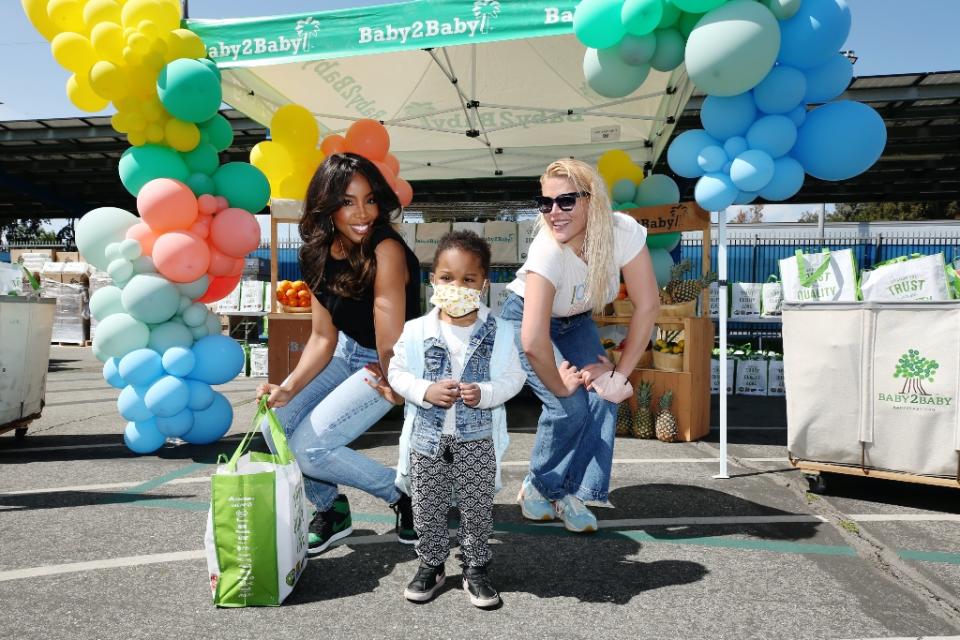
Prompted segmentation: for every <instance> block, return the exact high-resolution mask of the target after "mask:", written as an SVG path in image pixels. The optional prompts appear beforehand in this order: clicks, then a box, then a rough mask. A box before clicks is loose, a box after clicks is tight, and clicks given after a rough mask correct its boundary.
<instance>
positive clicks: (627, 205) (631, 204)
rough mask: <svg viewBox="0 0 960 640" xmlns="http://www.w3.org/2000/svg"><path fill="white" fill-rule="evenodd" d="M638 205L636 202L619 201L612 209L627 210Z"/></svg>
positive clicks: (636, 207)
mask: <svg viewBox="0 0 960 640" xmlns="http://www.w3.org/2000/svg"><path fill="white" fill-rule="evenodd" d="M638 208H640V205H638V204H637V203H636V202H621V203H620V204H618V205H617V206H616V207H614V208H613V210H614V211H627V210H629V209H638Z"/></svg>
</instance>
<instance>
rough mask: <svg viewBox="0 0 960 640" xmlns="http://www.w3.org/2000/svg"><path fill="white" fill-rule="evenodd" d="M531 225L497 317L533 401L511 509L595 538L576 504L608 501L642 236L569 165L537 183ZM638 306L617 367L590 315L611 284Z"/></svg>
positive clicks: (632, 347)
mask: <svg viewBox="0 0 960 640" xmlns="http://www.w3.org/2000/svg"><path fill="white" fill-rule="evenodd" d="M540 186H541V192H542V194H543V195H541V196H539V197H537V198H536V202H537V207H538V209H539V210H540V213H541V216H540V220H539V223H540V225H539V226H540V229H539V231H538V232H537V236H536V238H535V239H534V241H533V243H532V244H531V245H530V250H529V253H528V257H527V261H526V262H525V263H524V264H523V266H522V267H521V268H520V270H519V271H518V272H517V277H516V279H515V280H514V281H513V282H511V283H510V285H508V287H507V289H508V290H509V292H510V293H509V294H508V297H507V300H506V301H505V302H504V306H503V309H502V311H501V316H502V317H503V318H504V319H506V320H510V321H512V322H514V323H515V325H516V326H517V331H516V335H517V340H518V345H517V346H518V350H519V352H520V360H521V363H522V364H523V367H524V369H525V370H526V372H527V383H528V384H529V385H530V387H531V388H532V389H533V391H534V393H536V395H537V397H538V398H539V399H540V401H541V402H542V403H543V410H542V412H541V414H540V421H539V424H538V427H537V436H536V441H535V442H534V446H533V451H532V453H531V455H530V472H529V474H528V475H527V477H526V479H524V481H523V487H522V489H521V491H520V496H519V502H520V508H521V512H522V513H523V516H524V517H525V518H528V519H530V520H553V519H554V518H555V517H559V518H560V519H561V520H562V521H563V524H564V527H565V528H566V529H567V530H569V531H573V532H577V533H585V532H591V531H596V529H597V520H596V517H595V516H594V515H593V513H591V512H590V510H589V509H588V508H587V507H586V504H594V505H608V504H609V503H608V502H607V494H608V491H609V488H610V470H611V466H612V463H613V443H614V432H615V422H616V411H617V404H618V403H620V402H623V401H624V400H626V399H627V398H629V397H630V396H631V395H632V393H633V389H632V386H631V385H630V382H629V381H628V380H627V375H628V374H629V373H630V372H631V371H633V368H634V367H635V366H636V364H637V362H639V360H640V356H641V355H642V353H643V351H644V349H645V348H646V345H647V341H648V340H649V337H650V334H651V332H652V331H653V324H654V321H655V319H656V315H657V311H658V308H659V296H658V293H657V283H656V278H655V277H654V273H653V265H652V264H651V262H650V254H649V252H648V250H647V248H646V238H647V232H646V229H645V228H644V227H643V226H641V225H640V224H639V223H638V222H636V221H635V220H634V219H633V218H631V217H630V216H627V215H625V214H622V213H617V212H612V211H611V210H610V200H609V198H608V197H607V190H606V186H605V185H604V184H603V181H602V180H601V178H600V176H598V175H597V173H596V171H594V170H593V168H592V167H591V166H590V165H588V164H586V163H583V162H580V161H578V160H568V159H564V160H557V161H556V162H554V163H553V164H551V165H550V166H549V167H547V170H546V172H545V173H544V174H543V176H541V178H540ZM621 275H622V277H623V281H624V282H625V283H626V287H627V292H628V294H629V296H630V299H631V300H632V301H633V303H634V306H635V308H636V310H635V312H634V315H633V318H632V320H631V321H630V325H629V329H628V334H627V340H626V348H625V349H624V350H623V356H622V357H621V359H620V362H619V363H618V364H617V366H616V367H614V366H613V364H612V363H611V362H610V361H609V360H607V359H606V358H605V357H604V356H603V354H604V350H603V347H602V346H601V344H600V336H599V334H598V332H597V327H596V325H595V324H594V323H593V320H592V318H591V314H592V313H593V312H595V311H596V312H599V311H600V310H601V309H602V308H603V306H604V305H605V304H607V303H609V302H611V301H612V300H613V299H614V297H615V296H616V293H617V291H618V289H619V281H620V277H621Z"/></svg>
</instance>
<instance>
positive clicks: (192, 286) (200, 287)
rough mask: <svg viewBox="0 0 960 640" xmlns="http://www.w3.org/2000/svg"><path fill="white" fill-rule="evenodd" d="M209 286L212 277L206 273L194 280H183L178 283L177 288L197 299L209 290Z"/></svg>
mask: <svg viewBox="0 0 960 640" xmlns="http://www.w3.org/2000/svg"><path fill="white" fill-rule="evenodd" d="M209 286H210V278H209V277H208V276H207V275H206V274H204V275H202V276H200V277H199V278H198V279H196V280H194V281H193V282H181V283H179V284H177V289H179V290H180V293H181V294H182V295H185V296H187V297H188V298H190V299H191V300H196V299H197V298H199V297H200V296H202V295H203V294H205V293H206V292H207V287H209Z"/></svg>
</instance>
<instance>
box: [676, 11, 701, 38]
mask: <svg viewBox="0 0 960 640" xmlns="http://www.w3.org/2000/svg"><path fill="white" fill-rule="evenodd" d="M703 16H704V14H702V13H684V14H683V15H682V16H680V20H678V21H677V29H679V30H680V35H682V36H683V37H684V38H689V37H690V34H691V33H692V32H693V29H694V27H696V26H697V23H698V22H699V21H700V18H702V17H703Z"/></svg>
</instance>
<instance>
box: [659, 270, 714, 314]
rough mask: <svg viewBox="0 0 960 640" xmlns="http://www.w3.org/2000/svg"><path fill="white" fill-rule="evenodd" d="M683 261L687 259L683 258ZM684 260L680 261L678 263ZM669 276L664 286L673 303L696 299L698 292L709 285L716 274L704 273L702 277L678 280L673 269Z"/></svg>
mask: <svg viewBox="0 0 960 640" xmlns="http://www.w3.org/2000/svg"><path fill="white" fill-rule="evenodd" d="M684 262H688V261H687V260H684ZM684 262H681V263H680V265H682V264H683V263H684ZM680 265H677V266H680ZM676 268H677V267H674V269H676ZM681 273H683V272H681ZM670 276H671V279H670V282H668V283H667V286H666V287H665V288H666V291H667V294H668V295H669V296H670V299H671V300H673V303H674V304H680V303H682V302H689V301H690V300H696V299H697V296H699V295H700V292H701V291H703V290H704V289H706V288H707V287H708V286H710V283H711V282H713V281H714V280H715V279H716V274H714V273H707V274H704V275H703V277H701V278H697V279H696V280H680V279H679V278H674V277H673V271H671V272H670Z"/></svg>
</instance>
